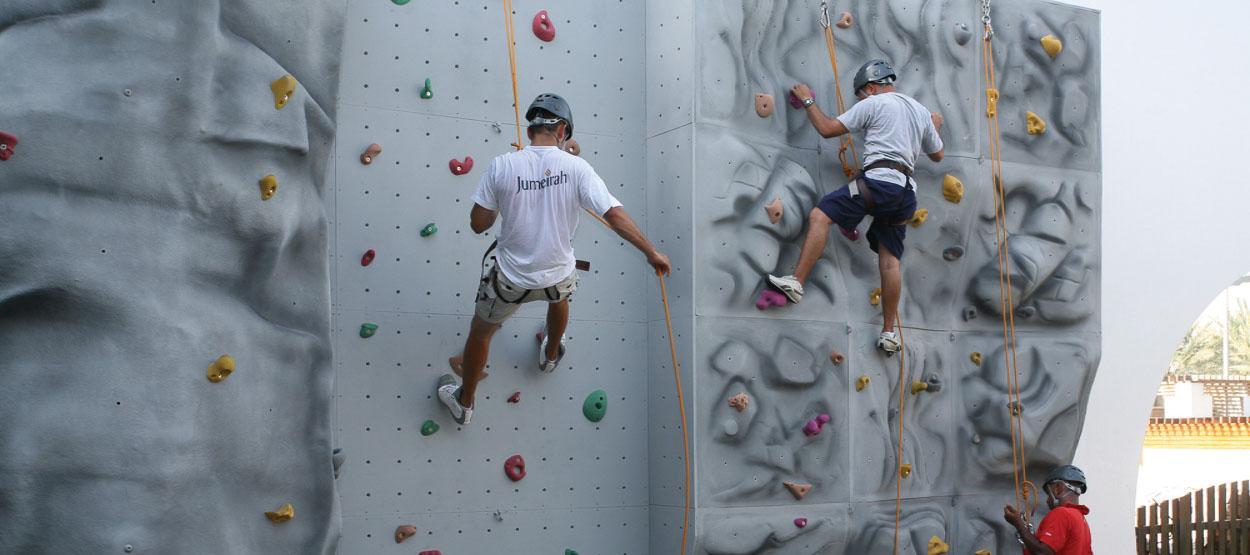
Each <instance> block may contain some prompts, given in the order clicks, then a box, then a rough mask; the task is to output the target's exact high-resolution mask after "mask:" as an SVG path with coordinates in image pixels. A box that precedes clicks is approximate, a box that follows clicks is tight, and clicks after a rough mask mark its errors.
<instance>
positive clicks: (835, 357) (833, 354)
mask: <svg viewBox="0 0 1250 555" xmlns="http://www.w3.org/2000/svg"><path fill="white" fill-rule="evenodd" d="M829 360H830V361H832V362H833V363H834V364H842V361H844V360H846V357H844V356H842V353H839V352H838V351H837V349H834V350H832V351H829Z"/></svg>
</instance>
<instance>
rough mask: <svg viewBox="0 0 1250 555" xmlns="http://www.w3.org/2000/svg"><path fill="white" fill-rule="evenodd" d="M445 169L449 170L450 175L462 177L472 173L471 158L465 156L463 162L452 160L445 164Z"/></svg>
mask: <svg viewBox="0 0 1250 555" xmlns="http://www.w3.org/2000/svg"><path fill="white" fill-rule="evenodd" d="M447 167H449V168H451V173H452V175H464V174H466V173H469V172H470V171H473V157H472V156H465V157H464V162H461V161H459V160H457V159H455V158H452V159H451V161H450V162H448V163H447Z"/></svg>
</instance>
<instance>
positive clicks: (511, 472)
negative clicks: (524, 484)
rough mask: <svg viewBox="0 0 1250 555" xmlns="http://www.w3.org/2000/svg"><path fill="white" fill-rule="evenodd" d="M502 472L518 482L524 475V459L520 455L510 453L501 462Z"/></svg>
mask: <svg viewBox="0 0 1250 555" xmlns="http://www.w3.org/2000/svg"><path fill="white" fill-rule="evenodd" d="M503 473H504V474H507V475H508V479H509V480H512V481H513V482H520V481H521V478H524V477H525V459H523V458H521V455H512V456H511V457H508V460H506V461H504V462H503Z"/></svg>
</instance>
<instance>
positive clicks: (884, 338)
mask: <svg viewBox="0 0 1250 555" xmlns="http://www.w3.org/2000/svg"><path fill="white" fill-rule="evenodd" d="M877 348H878V349H881V350H882V351H885V355H886V356H891V355H893V354H894V353H897V352H899V351H900V350H901V349H902V348H903V344H902V343H899V341H898V334H897V333H894V332H892V331H883V332H881V337H878V338H877Z"/></svg>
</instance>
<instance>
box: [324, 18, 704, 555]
mask: <svg viewBox="0 0 1250 555" xmlns="http://www.w3.org/2000/svg"><path fill="white" fill-rule="evenodd" d="M540 10H546V11H547V13H548V14H549V18H550V22H551V23H552V24H554V27H555V31H556V33H555V37H554V40H552V41H550V42H546V41H543V40H541V39H540V38H539V37H537V36H536V35H535V34H534V33H533V32H532V20H533V18H534V17H535V15H536V14H537V13H538V12H539V11H540ZM514 11H515V12H516V13H515V21H516V32H517V35H516V37H517V41H516V43H517V44H516V46H517V60H518V69H519V93H520V96H521V98H522V110H524V107H525V105H527V104H528V103H529V101H530V100H531V99H533V97H534V96H536V95H537V94H539V93H542V92H555V93H558V94H560V95H562V96H564V97H565V98H566V99H567V100H568V101H569V102H570V104H571V105H572V109H573V114H574V122H575V124H576V130H575V135H574V137H575V138H576V139H577V140H578V141H579V142H580V144H581V147H582V157H583V158H585V159H586V160H587V161H589V162H590V163H591V164H592V165H593V166H594V167H595V168H596V170H597V171H598V172H599V174H600V175H601V176H602V177H603V178H604V180H605V182H606V183H607V184H608V186H609V188H610V190H611V192H612V194H613V195H615V196H616V197H617V198H618V199H620V200H621V201H622V202H623V203H624V205H625V208H626V209H627V210H628V211H629V212H631V213H632V214H633V215H634V217H635V219H636V220H638V222H639V224H640V225H646V224H647V222H648V221H649V218H650V217H649V214H648V212H649V210H648V203H647V197H646V195H645V192H646V186H645V185H646V183H645V181H644V177H645V175H644V168H643V166H642V160H643V158H644V145H643V142H642V130H643V127H644V123H643V106H644V95H645V94H646V92H647V91H646V88H645V84H644V82H643V58H642V51H643V35H644V34H643V28H642V22H643V16H644V9H643V6H642V5H641V4H640V3H636V2H580V1H576V0H559V1H553V2H548V3H544V4H538V3H534V2H523V1H518V2H516V3H515V5H514ZM504 17H505V16H504V12H503V8H502V3H501V2H499V1H498V0H473V1H468V0H459V1H454V2H452V1H448V2H412V3H406V2H404V3H399V2H391V1H389V0H370V1H360V0H353V1H352V2H351V5H350V6H349V8H348V16H347V20H346V38H345V45H344V51H343V72H342V80H341V83H340V87H341V89H340V90H341V97H340V105H339V106H340V125H339V130H338V137H337V154H336V157H335V162H336V164H335V166H336V186H335V187H334V193H333V197H334V199H335V202H336V207H335V210H334V213H333V217H332V220H333V221H332V230H333V235H334V240H333V244H334V252H333V255H332V257H331V268H332V273H333V291H334V303H333V322H334V325H333V328H334V331H333V336H334V338H333V341H334V347H335V352H336V361H335V366H336V370H337V375H338V379H337V390H336V395H335V399H336V409H335V435H336V441H337V443H336V445H337V446H339V447H341V448H343V453H344V454H345V455H346V459H347V460H346V462H345V463H344V465H343V467H342V472H341V475H340V478H339V481H338V486H339V491H340V495H341V498H342V515H343V537H342V540H341V542H340V552H342V553H370V554H372V553H415V552H418V551H421V550H427V549H428V550H433V549H438V550H441V551H442V552H443V553H446V554H448V555H452V554H456V553H491V552H497V551H499V550H500V549H504V548H505V547H506V548H507V549H510V550H512V551H514V552H516V553H561V552H563V550H564V549H572V550H575V551H577V552H578V553H582V554H593V553H629V554H645V553H648V552H649V547H648V537H649V536H648V527H649V525H650V518H651V516H650V515H651V510H650V508H649V506H648V505H649V502H650V501H649V497H648V485H649V484H648V480H649V466H648V442H649V437H648V430H649V429H650V428H649V425H648V424H649V419H650V418H651V414H650V413H651V412H652V411H653V410H657V409H664V410H671V411H674V412H675V406H674V405H672V404H671V403H670V404H661V405H658V406H657V405H656V404H655V402H656V400H655V398H654V397H653V396H652V392H651V390H650V389H649V387H648V384H649V377H650V375H651V374H653V373H658V370H656V371H655V372H652V368H653V366H652V365H651V359H649V350H648V342H649V339H650V336H651V335H652V334H653V333H655V327H654V325H653V324H654V318H652V316H654V313H653V311H652V308H653V307H656V306H658V301H657V297H655V296H652V295H651V291H650V290H649V289H648V283H650V282H653V281H654V278H652V277H651V272H650V269H649V267H648V266H646V264H645V262H644V260H643V258H642V256H641V255H639V254H638V253H637V252H636V251H635V250H633V248H632V247H630V246H628V245H626V244H623V243H622V241H621V240H620V239H619V238H617V237H616V236H615V234H612V233H611V232H609V231H607V230H606V229H604V228H603V227H602V226H601V225H600V224H599V223H598V222H596V221H594V220H593V219H590V218H589V217H583V220H582V222H581V226H580V228H579V229H578V232H577V235H576V238H575V240H574V247H575V249H576V252H577V255H578V257H579V258H582V259H586V260H589V261H590V263H591V270H590V271H588V272H583V273H582V274H581V286H580V289H579V290H578V292H577V294H576V295H575V296H574V298H573V302H572V321H571V322H570V326H569V331H568V334H567V335H568V346H569V351H568V355H567V356H566V358H565V360H564V362H562V363H561V365H560V368H559V369H558V370H557V371H556V372H555V373H554V374H551V375H543V374H541V373H540V372H539V371H538V370H537V356H538V344H537V342H536V340H535V334H536V332H538V331H540V329H541V328H542V326H543V323H544V320H543V318H544V315H545V307H544V306H541V305H538V304H531V305H528V306H525V307H524V308H522V309H521V311H520V312H519V313H518V314H517V316H515V317H513V318H512V319H511V320H509V321H508V322H507V323H506V324H505V325H504V327H503V329H502V330H501V331H500V332H499V333H498V334H497V335H496V336H495V339H494V341H493V343H492V349H491V358H490V365H489V366H488V368H487V372H488V373H489V374H490V377H489V378H488V379H486V380H485V381H484V382H482V384H481V385H480V387H479V388H478V393H477V395H478V397H477V409H476V411H475V413H474V417H473V421H472V422H471V423H470V424H469V425H468V426H464V427H461V426H457V425H456V424H455V423H454V422H453V421H452V420H451V419H450V418H449V417H448V416H447V413H446V411H445V410H444V408H443V407H442V405H441V404H439V403H438V401H437V398H436V397H435V396H434V388H435V382H436V380H437V378H438V376H439V375H440V374H442V373H445V372H447V371H448V365H447V359H448V357H450V356H452V355H455V354H458V353H459V352H460V350H461V347H462V346H463V344H464V340H465V336H466V334H467V332H468V327H469V321H470V318H471V317H472V314H473V302H474V294H475V293H476V291H477V284H478V278H479V275H480V263H481V258H482V253H483V251H484V250H485V249H486V248H487V246H488V245H489V244H490V243H491V241H492V240H493V239H494V236H493V232H494V230H492V231H491V232H488V233H486V234H484V235H480V236H478V235H474V234H473V233H472V231H470V229H469V226H468V222H469V218H468V216H469V210H470V208H471V206H472V201H471V200H470V198H471V196H472V194H473V191H474V189H475V187H476V186H477V184H478V181H479V180H480V179H481V177H482V174H483V172H484V171H485V169H486V168H487V167H488V166H489V164H490V161H491V159H492V158H493V157H495V156H497V155H499V154H502V153H505V152H507V151H509V150H511V147H510V146H509V144H510V143H512V142H514V141H516V137H517V134H516V127H515V124H514V112H513V104H512V89H511V76H510V72H509V64H508V52H507V46H506V41H505V27H504V21H505V20H504ZM427 80H428V89H427ZM423 93H425V94H423ZM371 144H377V145H378V146H380V147H381V152H380V153H378V154H376V155H375V156H374V157H373V159H372V162H371V163H370V164H368V165H365V164H363V163H362V162H361V159H360V156H361V154H362V153H364V152H365V151H366V150H367V149H368V147H369V146H370V145H371ZM466 157H472V158H473V161H474V163H473V167H472V168H471V169H469V171H468V172H467V173H465V174H463V175H454V174H453V172H452V171H451V168H450V167H449V163H450V162H451V161H452V160H453V159H455V160H456V163H459V164H461V166H462V167H467V166H465V165H464V164H465V158H466ZM429 224H434V226H436V227H437V231H436V232H434V233H432V234H430V233H428V231H429V230H428V229H426V228H427V226H428V225H429ZM423 230H426V231H427V233H426V234H425V235H424V236H423V234H422V231H423ZM370 250H372V251H373V253H374V258H373V260H372V262H371V263H370V264H369V265H368V266H362V264H361V259H362V256H363V255H364V254H365V253H366V252H368V251H370ZM681 264H682V265H683V266H687V267H688V264H685V263H681ZM366 323H368V324H374V325H376V326H377V328H376V331H374V332H373V335H372V336H371V337H367V338H364V337H361V333H360V332H361V326H362V324H366ZM660 376H661V377H663V375H660ZM669 379H670V380H671V377H670V378H669ZM600 389H601V390H603V391H604V392H606V396H607V403H608V410H607V413H606V416H605V417H604V418H603V419H602V420H601V421H599V422H591V421H589V420H588V419H587V418H586V417H584V416H583V414H582V406H583V402H584V400H585V399H586V397H587V396H588V395H589V394H590V393H592V392H593V391H595V390H600ZM514 392H520V396H519V401H518V402H516V403H510V402H508V399H509V397H511V396H512V395H513V393H514ZM659 402H660V403H664V402H665V401H663V400H660V401H659ZM666 416H667V415H666ZM427 421H432V422H433V423H435V424H437V425H438V427H439V429H438V431H437V432H434V433H433V434H430V435H423V434H422V430H421V429H422V427H423V424H424V423H426V422H427ZM673 421H675V419H674V418H667V422H666V424H665V425H668V426H669V434H671V435H673V436H676V431H674V430H673V429H672V426H671V424H672V422H673ZM427 431H428V429H427ZM513 455H521V456H522V457H523V458H524V460H525V463H526V465H525V469H526V476H525V477H524V478H523V479H522V480H521V481H519V482H513V481H511V480H510V479H509V478H508V477H507V476H506V475H505V473H504V464H505V461H506V460H507V459H508V458H509V457H511V456H513ZM677 485H678V486H679V487H680V482H679V483H678V484H677ZM401 525H412V526H415V528H416V532H415V536H414V537H412V538H410V539H407V540H406V541H405V542H404V543H403V544H400V545H397V544H396V542H395V539H394V532H395V530H396V528H397V527H398V526H401Z"/></svg>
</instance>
